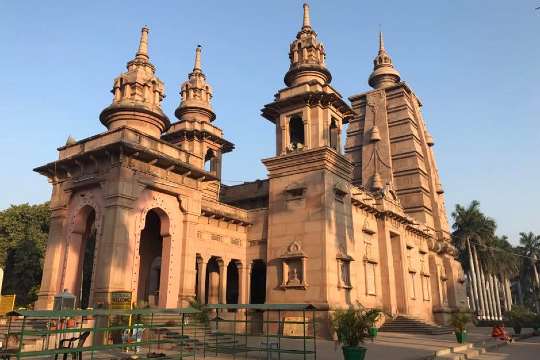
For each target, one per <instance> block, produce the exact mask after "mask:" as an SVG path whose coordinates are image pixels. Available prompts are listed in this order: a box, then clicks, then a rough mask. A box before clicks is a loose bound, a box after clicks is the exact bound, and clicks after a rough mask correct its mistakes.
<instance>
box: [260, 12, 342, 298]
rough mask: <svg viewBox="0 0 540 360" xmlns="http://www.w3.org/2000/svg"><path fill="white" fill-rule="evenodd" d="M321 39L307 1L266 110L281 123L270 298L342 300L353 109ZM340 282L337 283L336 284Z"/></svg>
mask: <svg viewBox="0 0 540 360" xmlns="http://www.w3.org/2000/svg"><path fill="white" fill-rule="evenodd" d="M325 57H326V54H325V51H324V46H323V44H322V43H321V42H320V41H319V39H318V38H317V34H316V33H315V31H314V30H313V28H312V26H311V21H310V15H309V7H308V5H307V4H304V18H303V24H302V28H301V29H300V31H299V32H298V34H297V35H296V39H295V40H294V41H293V42H292V43H291V46H290V51H289V59H290V67H289V71H287V73H286V74H285V79H284V81H285V85H286V86H287V87H286V88H284V89H281V90H279V91H278V93H277V94H276V95H275V98H274V101H273V102H272V103H270V104H267V105H265V106H264V108H263V109H262V116H264V117H265V118H266V119H268V120H270V121H271V122H272V123H274V124H275V126H276V156H275V157H273V158H270V159H265V160H263V163H264V165H265V166H266V167H267V169H268V173H269V208H268V247H267V248H268V250H267V251H268V254H267V257H268V275H267V298H266V301H267V302H289V303H290V302H317V303H321V302H323V303H328V302H330V301H337V299H335V298H334V297H333V293H332V292H331V291H332V290H331V289H337V276H333V274H336V271H337V269H336V267H337V265H336V254H337V253H338V252H339V247H340V246H346V245H345V244H346V241H345V233H346V230H345V227H346V226H347V224H349V225H350V224H351V219H350V208H349V209H347V207H350V202H347V201H344V198H346V197H347V196H349V190H348V184H349V183H350V181H351V176H352V168H351V164H350V162H349V161H348V160H347V159H346V158H345V157H344V156H343V155H342V154H341V144H340V141H341V139H340V133H341V129H342V126H343V124H345V123H347V122H348V121H349V118H350V117H351V116H352V111H351V109H350V108H349V106H348V105H347V104H346V103H345V102H344V101H343V100H342V98H341V95H340V94H339V93H338V92H337V91H336V90H335V89H334V88H333V87H332V86H331V85H330V81H331V79H332V76H331V74H330V71H328V69H327V68H326V64H325ZM332 285H335V286H332Z"/></svg>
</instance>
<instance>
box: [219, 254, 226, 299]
mask: <svg viewBox="0 0 540 360" xmlns="http://www.w3.org/2000/svg"><path fill="white" fill-rule="evenodd" d="M225 265H226V262H225V260H221V261H220V262H219V303H220V304H226V303H227V266H225Z"/></svg>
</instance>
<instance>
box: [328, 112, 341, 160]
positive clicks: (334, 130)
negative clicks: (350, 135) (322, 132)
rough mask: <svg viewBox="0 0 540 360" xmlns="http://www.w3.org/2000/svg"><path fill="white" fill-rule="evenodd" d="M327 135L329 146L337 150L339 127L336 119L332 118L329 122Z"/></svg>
mask: <svg viewBox="0 0 540 360" xmlns="http://www.w3.org/2000/svg"><path fill="white" fill-rule="evenodd" d="M328 135H329V137H330V142H329V143H330V147H331V148H332V149H334V150H336V151H338V152H339V129H338V127H337V124H336V119H332V122H330V128H329V129H328Z"/></svg>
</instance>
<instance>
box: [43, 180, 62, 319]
mask: <svg viewBox="0 0 540 360" xmlns="http://www.w3.org/2000/svg"><path fill="white" fill-rule="evenodd" d="M69 195H70V194H69V193H66V192H64V190H63V187H62V185H61V184H59V183H53V192H52V197H51V205H50V208H51V218H50V222H49V238H48V240H47V251H46V253H45V259H44V261H43V275H42V278H41V288H40V290H39V293H38V300H37V302H36V306H35V307H36V310H52V307H53V302H54V295H56V294H57V293H59V292H61V291H62V289H61V280H62V273H63V265H64V261H63V258H64V251H65V241H66V239H65V225H66V217H67V203H68V201H69Z"/></svg>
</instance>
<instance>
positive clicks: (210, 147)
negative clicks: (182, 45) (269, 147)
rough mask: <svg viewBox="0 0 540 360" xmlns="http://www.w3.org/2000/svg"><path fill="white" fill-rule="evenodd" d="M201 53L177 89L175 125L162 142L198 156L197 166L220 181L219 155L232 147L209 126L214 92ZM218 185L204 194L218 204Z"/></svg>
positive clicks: (214, 115) (212, 115) (218, 130)
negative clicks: (202, 62)
mask: <svg viewBox="0 0 540 360" xmlns="http://www.w3.org/2000/svg"><path fill="white" fill-rule="evenodd" d="M201 50H202V48H201V46H200V45H198V46H197V48H196V49H195V64H194V66H193V71H192V72H191V73H189V75H188V79H187V81H185V82H184V83H183V84H182V85H181V87H180V99H181V100H180V105H179V106H178V108H177V109H176V111H175V113H174V114H175V115H176V117H177V118H178V122H175V123H173V124H172V125H171V127H170V129H169V130H168V131H167V132H166V133H165V134H164V135H163V136H162V138H163V139H164V140H166V141H168V142H170V143H172V144H175V145H178V146H180V147H181V148H182V149H184V150H186V151H188V152H190V153H193V154H195V155H197V157H199V158H201V159H202V160H203V161H202V163H201V164H200V166H201V167H203V168H204V169H205V170H206V171H207V172H209V173H211V174H213V175H214V176H216V177H217V178H218V179H219V178H221V159H222V155H223V154H225V153H227V152H230V151H232V150H233V149H234V145H233V144H232V143H231V142H229V141H227V140H225V139H224V138H223V131H222V130H221V129H220V128H218V127H217V126H215V125H213V124H212V122H213V121H214V120H215V119H216V114H215V113H214V111H213V110H212V105H211V100H212V95H213V92H212V87H211V86H210V84H208V83H207V82H206V76H205V74H204V73H203V71H202V67H201ZM219 184H220V182H219V181H214V182H211V183H208V184H207V187H206V190H207V191H205V194H206V195H207V196H209V197H211V198H213V199H215V200H217V197H218V194H219Z"/></svg>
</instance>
